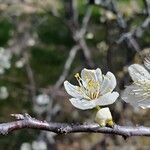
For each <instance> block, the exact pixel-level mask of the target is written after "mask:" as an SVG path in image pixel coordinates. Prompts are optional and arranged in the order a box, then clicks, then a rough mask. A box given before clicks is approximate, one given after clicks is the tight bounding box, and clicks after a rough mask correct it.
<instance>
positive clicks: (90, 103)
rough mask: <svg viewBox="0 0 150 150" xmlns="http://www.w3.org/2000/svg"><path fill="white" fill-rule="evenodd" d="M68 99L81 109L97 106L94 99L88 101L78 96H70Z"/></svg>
mask: <svg viewBox="0 0 150 150" xmlns="http://www.w3.org/2000/svg"><path fill="white" fill-rule="evenodd" d="M69 100H70V102H71V104H72V105H73V106H74V107H76V108H78V109H82V110H86V109H92V108H94V107H96V106H97V105H96V103H95V101H94V100H91V101H88V100H85V99H78V98H71V99H69Z"/></svg>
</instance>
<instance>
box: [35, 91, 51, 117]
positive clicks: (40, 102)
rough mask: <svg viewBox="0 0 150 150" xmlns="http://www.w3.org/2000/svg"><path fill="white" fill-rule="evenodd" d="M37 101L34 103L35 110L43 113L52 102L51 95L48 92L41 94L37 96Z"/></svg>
mask: <svg viewBox="0 0 150 150" xmlns="http://www.w3.org/2000/svg"><path fill="white" fill-rule="evenodd" d="M35 100H36V103H35V105H34V111H35V112H36V113H39V114H42V113H43V112H45V111H46V109H47V107H48V104H49V103H50V97H49V96H48V95H47V94H44V93H43V94H39V95H38V96H36V99H35Z"/></svg>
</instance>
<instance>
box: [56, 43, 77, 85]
mask: <svg viewBox="0 0 150 150" xmlns="http://www.w3.org/2000/svg"><path fill="white" fill-rule="evenodd" d="M79 49H80V46H78V45H75V46H73V47H72V48H71V50H70V52H69V56H68V58H67V60H66V62H65V65H64V70H63V73H62V74H61V76H60V77H59V79H58V80H57V82H56V84H55V87H56V88H59V87H60V86H61V85H62V83H63V82H64V80H65V79H66V77H67V75H68V73H69V70H70V67H71V64H72V62H73V61H74V58H75V56H76V53H77V51H78V50H79Z"/></svg>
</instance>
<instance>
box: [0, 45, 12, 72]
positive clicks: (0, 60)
mask: <svg viewBox="0 0 150 150" xmlns="http://www.w3.org/2000/svg"><path fill="white" fill-rule="evenodd" d="M10 59H11V53H10V51H8V50H5V49H4V48H2V47H1V48H0V74H3V73H4V71H5V69H9V68H10V67H11V62H10Z"/></svg>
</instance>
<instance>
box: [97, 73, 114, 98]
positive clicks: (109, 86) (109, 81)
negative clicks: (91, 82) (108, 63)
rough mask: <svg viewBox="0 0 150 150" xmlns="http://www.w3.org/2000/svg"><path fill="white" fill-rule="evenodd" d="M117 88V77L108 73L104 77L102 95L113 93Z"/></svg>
mask: <svg viewBox="0 0 150 150" xmlns="http://www.w3.org/2000/svg"><path fill="white" fill-rule="evenodd" d="M115 87H116V77H115V76H114V74H113V73H111V72H107V74H106V75H105V76H104V80H103V82H102V85H101V89H100V93H101V94H102V95H103V94H105V93H108V92H112V91H113V89H114V88H115Z"/></svg>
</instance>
